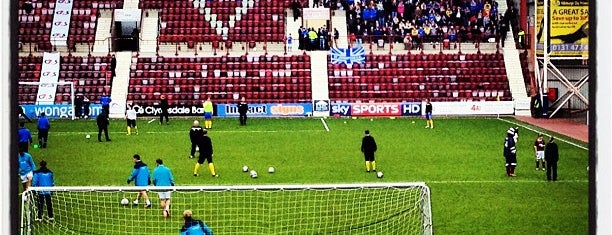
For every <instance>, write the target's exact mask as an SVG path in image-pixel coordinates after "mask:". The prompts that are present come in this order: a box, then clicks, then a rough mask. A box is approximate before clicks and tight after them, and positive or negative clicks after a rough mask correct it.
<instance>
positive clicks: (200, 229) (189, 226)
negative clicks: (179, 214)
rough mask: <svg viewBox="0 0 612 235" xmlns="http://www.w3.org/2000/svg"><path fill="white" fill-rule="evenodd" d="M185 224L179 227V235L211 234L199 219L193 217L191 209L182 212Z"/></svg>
mask: <svg viewBox="0 0 612 235" xmlns="http://www.w3.org/2000/svg"><path fill="white" fill-rule="evenodd" d="M183 220H185V224H184V225H183V227H182V228H181V233H180V235H192V234H197V235H213V231H212V230H211V229H210V228H209V227H208V225H206V224H205V223H204V222H202V221H201V220H196V219H193V217H192V212H191V210H185V212H183Z"/></svg>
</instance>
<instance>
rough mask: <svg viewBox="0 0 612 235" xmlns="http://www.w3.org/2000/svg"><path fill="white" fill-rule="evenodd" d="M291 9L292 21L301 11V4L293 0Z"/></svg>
mask: <svg viewBox="0 0 612 235" xmlns="http://www.w3.org/2000/svg"><path fill="white" fill-rule="evenodd" d="M291 10H292V11H293V21H296V20H297V19H298V18H299V17H300V15H301V11H302V5H301V4H300V2H298V0H293V2H292V3H291Z"/></svg>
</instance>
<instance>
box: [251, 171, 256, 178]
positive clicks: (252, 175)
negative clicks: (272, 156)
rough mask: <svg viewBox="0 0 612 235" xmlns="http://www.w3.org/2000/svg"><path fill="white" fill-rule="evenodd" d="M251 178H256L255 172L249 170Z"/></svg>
mask: <svg viewBox="0 0 612 235" xmlns="http://www.w3.org/2000/svg"><path fill="white" fill-rule="evenodd" d="M251 178H257V171H255V170H251Z"/></svg>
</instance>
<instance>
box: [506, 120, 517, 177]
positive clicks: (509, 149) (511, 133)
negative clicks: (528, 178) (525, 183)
mask: <svg viewBox="0 0 612 235" xmlns="http://www.w3.org/2000/svg"><path fill="white" fill-rule="evenodd" d="M517 140H518V128H514V127H510V129H508V131H507V132H506V139H505V141H504V158H506V175H507V176H511V177H514V176H516V174H515V173H514V169H515V168H516V141H517Z"/></svg>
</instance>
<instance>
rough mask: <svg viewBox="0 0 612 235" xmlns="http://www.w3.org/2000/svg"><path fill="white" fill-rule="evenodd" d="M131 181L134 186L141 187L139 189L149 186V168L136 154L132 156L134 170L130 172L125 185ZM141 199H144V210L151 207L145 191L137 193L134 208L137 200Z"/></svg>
mask: <svg viewBox="0 0 612 235" xmlns="http://www.w3.org/2000/svg"><path fill="white" fill-rule="evenodd" d="M132 181H134V185H135V186H141V187H146V186H149V184H151V178H150V173H149V167H147V164H145V163H144V162H142V161H141V160H140V155H138V154H134V169H133V170H132V174H131V175H130V177H129V178H128V180H127V183H128V184H130V183H131V182H132ZM141 198H144V199H145V202H146V205H145V206H144V207H145V208H149V207H151V201H149V195H147V191H145V190H142V191H140V192H138V196H137V197H136V200H134V205H135V206H137V205H138V200H140V199H141Z"/></svg>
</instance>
